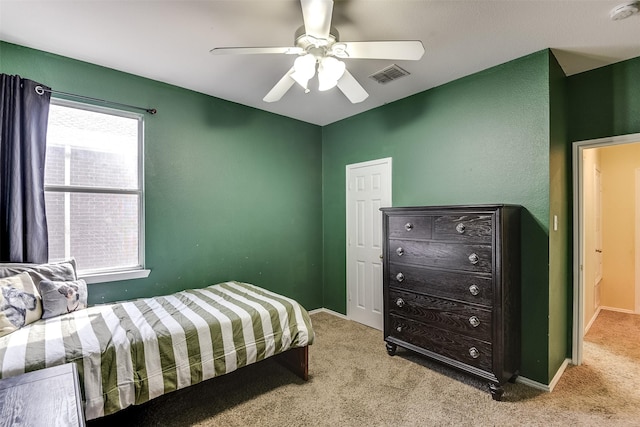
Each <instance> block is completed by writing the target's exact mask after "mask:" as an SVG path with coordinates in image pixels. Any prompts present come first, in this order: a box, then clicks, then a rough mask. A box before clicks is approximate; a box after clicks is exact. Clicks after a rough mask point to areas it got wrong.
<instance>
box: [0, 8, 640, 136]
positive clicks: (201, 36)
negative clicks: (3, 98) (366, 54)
mask: <svg viewBox="0 0 640 427" xmlns="http://www.w3.org/2000/svg"><path fill="white" fill-rule="evenodd" d="M621 3H624V1H623V0H342V1H341V0H337V1H336V2H335V5H334V11H333V21H332V24H333V26H335V27H336V28H337V29H338V31H339V32H340V40H342V41H364V40H421V41H422V43H423V44H424V47H425V50H426V52H425V54H424V56H423V57H422V59H421V60H420V61H395V63H397V64H398V65H400V66H401V67H403V68H404V69H406V70H407V71H409V72H410V73H411V75H410V76H408V77H404V78H402V79H399V80H396V81H393V82H391V83H388V84H386V85H381V84H379V83H376V82H375V81H373V80H372V79H370V78H368V76H369V75H371V74H373V73H374V72H376V71H379V70H381V69H382V68H384V67H386V66H388V65H391V64H392V63H394V62H392V61H385V60H370V59H345V62H346V64H347V69H348V70H349V71H350V72H351V73H352V74H353V75H354V77H355V78H356V79H357V80H358V81H359V82H360V84H361V85H362V86H363V87H364V88H365V90H366V91H367V92H368V93H369V95H370V96H369V98H367V99H366V100H365V101H364V102H362V103H360V104H351V103H350V102H349V101H348V100H347V98H345V97H344V95H343V94H342V93H341V92H340V91H339V90H338V89H337V88H334V89H331V90H330V91H328V92H317V91H315V90H312V92H311V93H308V94H304V92H303V89H302V88H300V87H299V86H298V85H294V86H293V87H292V88H291V90H289V92H287V93H286V94H285V95H284V97H283V98H282V99H281V100H280V101H279V102H275V103H266V102H264V101H263V100H262V98H263V97H264V96H265V94H267V92H269V90H270V89H271V88H272V87H273V85H275V83H276V82H278V80H279V79H280V78H281V77H282V76H283V75H284V74H285V73H286V72H287V71H288V70H289V69H290V68H291V66H292V64H293V61H294V59H295V56H292V55H281V54H274V55H242V56H220V55H212V54H210V53H209V50H210V49H211V48H213V47H225V46H233V47H244V46H277V47H281V46H293V45H294V44H293V43H294V41H293V38H294V32H295V31H296V29H297V28H298V27H300V26H301V25H302V12H301V8H300V3H299V1H298V0H278V1H274V0H257V1H252V0H230V1H190V0H179V1H176V0H174V1H154V0H146V1H143V0H137V1H114V0H75V1H66V0H48V1H33V0H0V39H1V40H4V41H7V42H10V43H16V44H20V45H23V46H28V47H32V48H35V49H40V50H44V51H48V52H52V53H56V54H59V55H63V56H67V57H71V58H74V59H79V60H82V61H87V62H91V63H94V64H99V65H102V66H105V67H109V68H113V69H116V70H121V71H125V72H128V73H132V74H137V75H140V76H144V77H148V78H150V79H155V80H159V81H162V82H166V83H170V84H173V85H177V86H180V87H184V88H187V89H191V90H194V91H197V92H201V93H205V94H208V95H212V96H215V97H218V98H222V99H226V100H229V101H233V102H237V103H240V104H244V105H249V106H252V107H255V108H259V109H261V110H265V111H270V112H273V113H276V114H280V115H283V116H287V117H292V118H295V119H299V120H302V121H305V122H309V123H314V124H317V125H326V124H329V123H332V122H335V121H337V120H341V119H344V118H346V117H349V116H352V115H355V114H358V113H361V112H363V111H366V110H369V109H372V108H375V107H378V106H380V105H383V104H386V103H389V102H392V101H395V100H397V99H400V98H404V97H406V96H409V95H412V94H415V93H418V92H422V91H424V90H426V89H429V88H432V87H435V86H439V85H442V84H444V83H447V82H449V81H452V80H455V79H458V78H460V77H463V76H467V75H470V74H473V73H475V72H477V71H480V70H484V69H486V68H489V67H492V66H494V65H498V64H501V63H504V62H507V61H510V60H513V59H516V58H519V57H522V56H524V55H527V54H530V53H533V52H536V51H539V50H542V49H545V48H552V49H553V51H554V53H555V55H556V57H557V59H558V61H559V62H560V65H561V66H562V68H563V69H564V71H565V73H566V74H567V75H572V74H576V73H580V72H583V71H587V70H591V69H594V68H597V67H600V66H603V65H607V64H611V63H615V62H618V61H621V60H625V59H629V58H633V57H638V56H640V15H638V14H636V15H633V16H631V17H629V18H627V19H625V20H620V21H612V20H611V19H610V18H609V12H610V11H611V9H613V8H614V7H616V6H618V5H619V4H621ZM23 77H27V78H28V77H29V76H26V75H25V76H23ZM43 83H45V84H48V82H43ZM310 87H311V88H312V89H313V83H311V84H310ZM53 89H55V86H54V87H53Z"/></svg>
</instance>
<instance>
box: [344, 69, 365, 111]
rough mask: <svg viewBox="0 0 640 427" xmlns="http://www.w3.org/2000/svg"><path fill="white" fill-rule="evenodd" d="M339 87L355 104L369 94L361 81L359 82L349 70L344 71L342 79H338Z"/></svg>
mask: <svg viewBox="0 0 640 427" xmlns="http://www.w3.org/2000/svg"><path fill="white" fill-rule="evenodd" d="M338 89H340V90H341V91H342V93H344V95H345V96H346V97H347V98H349V101H351V102H352V103H353V104H357V103H358V102H362V101H364V100H365V99H367V97H368V96H369V94H368V93H367V91H366V90H364V88H363V87H362V86H360V83H358V81H357V80H356V79H355V77H353V75H351V73H350V72H349V71H347V70H345V71H344V74H343V75H342V77H341V78H340V80H338Z"/></svg>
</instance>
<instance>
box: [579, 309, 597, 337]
mask: <svg viewBox="0 0 640 427" xmlns="http://www.w3.org/2000/svg"><path fill="white" fill-rule="evenodd" d="M600 310H602V307H598V308H597V309H596V312H595V313H593V316H592V317H591V320H589V323H587V326H585V327H584V334H583V336H584V335H586V334H587V332H589V329H591V326H592V325H593V322H595V321H596V319H597V318H598V314H600Z"/></svg>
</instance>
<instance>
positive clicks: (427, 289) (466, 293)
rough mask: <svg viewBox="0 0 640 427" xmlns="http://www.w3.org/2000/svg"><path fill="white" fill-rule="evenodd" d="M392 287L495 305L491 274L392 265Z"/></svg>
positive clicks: (488, 305) (489, 305)
mask: <svg viewBox="0 0 640 427" xmlns="http://www.w3.org/2000/svg"><path fill="white" fill-rule="evenodd" d="M389 286H390V287H392V288H400V289H402V290H407V291H413V292H420V293H423V294H429V295H433V296H439V297H444V298H453V299H457V300H459V301H466V302H470V303H474V304H480V305H484V306H487V307H491V305H492V304H493V288H492V286H493V281H492V279H491V277H487V276H478V275H474V274H471V273H455V272H451V271H442V270H434V269H430V268H427V267H414V266H411V265H403V264H389Z"/></svg>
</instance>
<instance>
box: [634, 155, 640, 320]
mask: <svg viewBox="0 0 640 427" xmlns="http://www.w3.org/2000/svg"><path fill="white" fill-rule="evenodd" d="M635 229H636V244H635V248H634V249H635V252H636V263H635V268H636V270H635V277H636V304H635V312H636V313H637V314H640V168H638V169H636V222H635Z"/></svg>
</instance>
